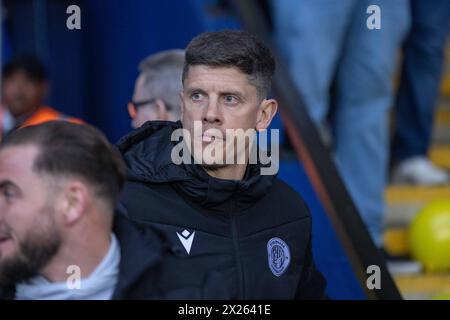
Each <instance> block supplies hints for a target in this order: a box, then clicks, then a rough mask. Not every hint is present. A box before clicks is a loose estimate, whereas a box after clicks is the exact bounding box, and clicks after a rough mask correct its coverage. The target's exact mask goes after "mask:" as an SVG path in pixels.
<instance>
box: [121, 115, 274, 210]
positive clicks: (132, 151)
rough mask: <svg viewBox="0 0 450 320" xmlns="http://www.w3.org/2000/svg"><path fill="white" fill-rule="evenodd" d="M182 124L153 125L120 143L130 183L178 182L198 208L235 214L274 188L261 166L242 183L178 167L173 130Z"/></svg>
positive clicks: (252, 169)
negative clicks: (230, 207) (231, 204)
mask: <svg viewBox="0 0 450 320" xmlns="http://www.w3.org/2000/svg"><path fill="white" fill-rule="evenodd" d="M181 127H182V125H181V122H180V121H178V122H168V121H150V122H147V123H145V124H144V125H143V126H142V127H140V128H139V129H137V130H135V131H133V132H132V133H130V134H129V135H127V136H125V137H124V138H122V139H121V140H120V141H119V142H118V148H119V150H120V152H121V153H122V155H123V157H124V159H125V162H126V164H127V167H128V179H129V180H130V181H139V182H143V183H164V182H176V183H175V184H174V187H175V188H177V189H178V190H179V191H180V192H181V193H182V194H184V195H185V196H187V197H188V199H190V200H191V201H193V202H195V203H196V204H198V205H200V206H203V207H205V206H206V207H208V208H211V209H213V210H215V211H224V210H225V211H226V210H229V206H226V205H225V206H224V202H226V201H230V200H233V203H234V204H233V211H241V210H243V209H245V208H248V207H250V206H251V205H253V204H254V203H255V202H256V201H257V200H258V199H259V198H261V197H263V196H264V195H265V194H266V193H267V191H268V190H269V189H270V188H271V187H272V184H273V180H274V178H275V176H262V175H261V174H260V168H261V165H260V164H255V165H253V164H252V165H249V166H248V167H247V171H246V175H245V177H244V179H243V180H241V181H232V180H223V179H217V178H214V177H211V176H210V175H208V174H207V173H206V171H205V170H204V169H203V168H202V167H201V166H200V165H198V164H180V165H176V164H174V163H173V162H172V160H171V152H172V148H173V147H174V146H175V144H176V142H172V141H171V134H172V132H173V130H175V129H178V128H181Z"/></svg>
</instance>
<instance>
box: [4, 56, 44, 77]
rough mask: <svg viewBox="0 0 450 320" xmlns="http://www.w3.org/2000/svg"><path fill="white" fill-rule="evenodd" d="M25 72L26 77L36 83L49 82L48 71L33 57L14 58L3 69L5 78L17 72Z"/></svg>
mask: <svg viewBox="0 0 450 320" xmlns="http://www.w3.org/2000/svg"><path fill="white" fill-rule="evenodd" d="M20 71H22V72H24V73H25V75H26V76H27V77H28V78H29V79H30V80H32V81H34V82H44V81H46V80H47V71H46V69H45V67H44V65H43V64H42V62H41V61H39V59H38V58H36V57H33V56H26V55H25V56H17V57H15V58H12V60H11V61H9V62H8V63H7V64H5V66H4V67H3V71H2V74H3V78H8V77H10V76H12V75H13V74H15V73H16V72H20Z"/></svg>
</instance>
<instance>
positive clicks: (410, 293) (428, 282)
mask: <svg viewBox="0 0 450 320" xmlns="http://www.w3.org/2000/svg"><path fill="white" fill-rule="evenodd" d="M394 281H395V283H396V284H397V286H398V288H399V290H400V292H401V293H402V295H403V298H405V299H412V300H415V299H433V298H435V297H436V296H438V295H450V273H438V274H426V273H422V274H415V275H396V276H394Z"/></svg>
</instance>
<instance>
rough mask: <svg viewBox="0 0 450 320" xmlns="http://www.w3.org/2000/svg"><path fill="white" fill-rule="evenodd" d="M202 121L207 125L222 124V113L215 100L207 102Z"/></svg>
mask: <svg viewBox="0 0 450 320" xmlns="http://www.w3.org/2000/svg"><path fill="white" fill-rule="evenodd" d="M203 121H204V122H208V123H222V111H221V109H220V106H219V103H218V100H217V99H210V100H209V103H208V106H207V108H206V112H205V114H204V117H203Z"/></svg>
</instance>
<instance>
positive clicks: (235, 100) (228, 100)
mask: <svg viewBox="0 0 450 320" xmlns="http://www.w3.org/2000/svg"><path fill="white" fill-rule="evenodd" d="M224 100H225V104H227V105H236V104H237V103H238V102H239V100H238V98H236V97H235V96H231V95H228V96H225V97H224Z"/></svg>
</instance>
